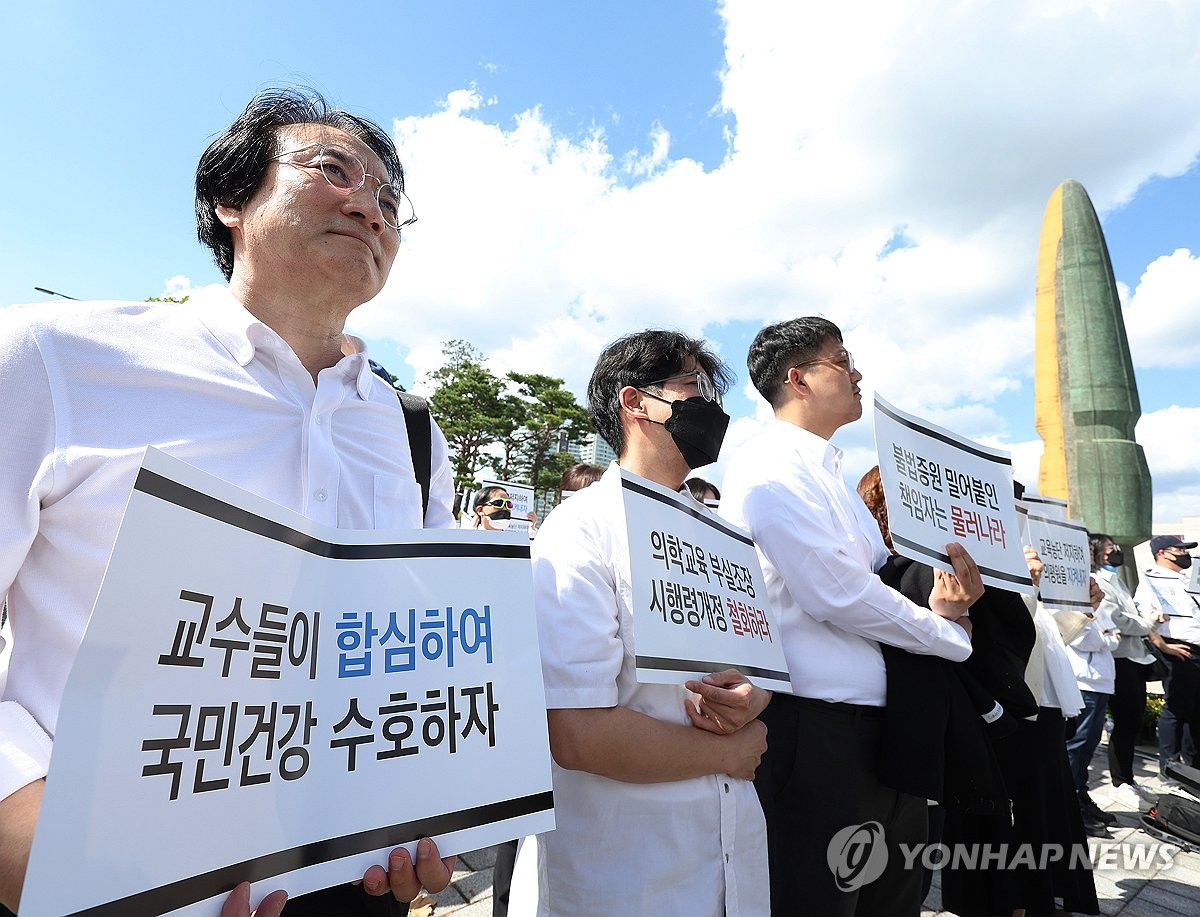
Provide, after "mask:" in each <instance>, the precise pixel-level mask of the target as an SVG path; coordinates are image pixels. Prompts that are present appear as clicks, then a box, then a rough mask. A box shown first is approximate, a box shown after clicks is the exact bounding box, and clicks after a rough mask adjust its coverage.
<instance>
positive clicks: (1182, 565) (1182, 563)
mask: <svg viewBox="0 0 1200 917" xmlns="http://www.w3.org/2000/svg"><path fill="white" fill-rule="evenodd" d="M1172 559H1173V560H1174V561H1175V566H1177V567H1178V568H1179V569H1180V570H1186V569H1188V567H1190V566H1191V565H1192V555H1191V554H1184V555H1183V556H1182V557H1175V558H1172Z"/></svg>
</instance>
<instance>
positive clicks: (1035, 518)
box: [1027, 511, 1092, 611]
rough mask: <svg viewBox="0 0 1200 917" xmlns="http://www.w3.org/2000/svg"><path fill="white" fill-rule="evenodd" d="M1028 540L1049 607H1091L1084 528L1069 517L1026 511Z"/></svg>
mask: <svg viewBox="0 0 1200 917" xmlns="http://www.w3.org/2000/svg"><path fill="white" fill-rule="evenodd" d="M1028 524H1029V541H1028V542H1027V544H1029V545H1030V546H1031V547H1032V548H1033V549H1034V550H1035V551H1037V552H1038V556H1039V557H1040V558H1041V559H1042V566H1043V570H1042V582H1041V589H1040V591H1041V597H1042V604H1044V605H1045V606H1046V607H1047V608H1048V609H1050V610H1051V611H1091V609H1092V603H1091V600H1090V599H1089V598H1088V595H1089V582H1090V580H1091V576H1092V551H1091V546H1090V545H1089V544H1088V533H1087V528H1086V527H1085V526H1083V525H1081V524H1080V523H1078V522H1075V521H1074V520H1072V519H1055V518H1050V517H1049V516H1039V515H1037V514H1036V512H1033V511H1031V512H1030V513H1029V515H1028Z"/></svg>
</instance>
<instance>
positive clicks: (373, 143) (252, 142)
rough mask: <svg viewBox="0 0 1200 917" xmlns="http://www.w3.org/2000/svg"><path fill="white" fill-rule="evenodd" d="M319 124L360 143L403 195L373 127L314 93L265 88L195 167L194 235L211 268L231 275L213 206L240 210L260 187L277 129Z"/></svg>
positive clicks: (394, 164)
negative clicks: (205, 250)
mask: <svg viewBox="0 0 1200 917" xmlns="http://www.w3.org/2000/svg"><path fill="white" fill-rule="evenodd" d="M292 124H324V125H327V126H329V127H334V128H337V129H338V130H341V131H345V132H346V133H347V134H350V135H351V136H352V137H355V138H357V139H358V140H361V141H362V142H363V143H364V144H366V145H367V146H368V147H370V149H371V151H372V152H373V153H374V154H375V155H376V156H378V157H379V158H380V160H381V161H382V162H383V165H384V168H386V169H387V173H388V180H389V181H390V182H391V183H392V184H393V185H395V186H396V187H397V188H399V189H400V190H401V191H403V190H404V167H403V166H402V165H401V164H400V156H399V154H397V152H396V146H395V144H394V143H392V138H391V137H389V136H388V135H387V132H386V131H384V130H383V128H381V127H380V126H379V125H377V124H375V123H374V122H372V121H368V120H367V119H366V118H361V117H359V116H358V115H352V114H350V113H349V112H346V111H342V110H341V109H337V108H330V107H329V103H328V102H326V101H325V99H324V97H323V96H322V95H321V94H320V93H319V92H317V91H316V90H315V89H310V88H308V87H306V86H288V87H283V88H277V89H266V90H264V91H262V92H260V93H258V95H256V96H255V97H254V98H253V99H251V100H250V102H249V104H247V105H246V109H245V111H243V112H242V113H241V114H240V115H239V116H238V118H237V120H236V121H234V122H233V123H232V124H231V125H229V127H227V128H226V129H225V130H224V131H223V132H222V133H221V136H219V137H218V138H217V139H216V140H214V141H213V142H212V143H211V144H209V147H208V149H207V150H205V151H204V155H202V156H201V157H200V162H199V163H198V164H197V165H196V235H197V236H198V237H199V239H200V241H201V242H203V243H204V244H205V245H207V246H208V247H209V248H210V249H211V250H212V253H213V260H214V261H216V262H217V267H219V268H220V269H221V272H222V273H223V274H224V275H225V279H226V280H229V279H230V278H231V277H232V276H233V236H232V234H231V233H230V232H229V228H228V227H227V226H226V225H225V224H224V223H222V222H221V221H220V220H219V219H218V218H217V213H216V208H217V205H218V204H224V205H225V206H226V207H241V206H242V205H243V204H245V203H246V201H248V200H250V198H251V197H253V196H254V192H256V191H257V190H258V188H259V186H260V185H261V184H262V180H263V175H264V174H265V173H266V171H267V164H268V163H269V162H270V161H271V159H272V158H273V157H275V156H278V155H279V154H280V152H281V151H280V149H279V128H281V127H288V126H289V125H292Z"/></svg>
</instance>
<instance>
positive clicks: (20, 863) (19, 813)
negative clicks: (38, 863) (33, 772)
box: [0, 780, 46, 913]
mask: <svg viewBox="0 0 1200 917" xmlns="http://www.w3.org/2000/svg"><path fill="white" fill-rule="evenodd" d="M45 787H46V781H45V780H35V781H33V783H29V784H26V785H25V786H23V787H21V788H20V789H19V790H17V791H16V792H15V793H12V794H11V795H9V796H6V797H5V798H4V799H0V904H3V905H4V906H5V907H7V908H8V909H9V910H10V911H13V912H14V913H15V912H16V910H17V902H18V901H20V899H21V887H22V886H23V885H24V883H25V867H26V866H28V865H29V851H30V849H31V848H32V847H33V829H34V828H36V827H37V819H38V812H39V811H40V810H41V806H42V791H43V790H44V789H45Z"/></svg>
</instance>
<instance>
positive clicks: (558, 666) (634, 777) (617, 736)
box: [513, 331, 770, 917]
mask: <svg viewBox="0 0 1200 917" xmlns="http://www.w3.org/2000/svg"><path fill="white" fill-rule="evenodd" d="M729 382H730V375H729V374H728V371H727V370H726V369H725V367H724V365H723V364H722V363H721V362H720V360H719V359H718V358H717V357H716V356H715V355H714V354H712V353H711V352H710V351H709V350H708V349H707V348H706V347H705V346H704V344H703V342H701V341H696V340H692V339H690V338H687V337H685V336H683V335H681V334H677V333H675V332H670V331H643V332H640V333H638V334H631V335H628V336H626V337H623V338H621V339H620V340H618V341H615V342H614V343H612V344H610V345H609V346H608V347H607V348H605V350H604V352H603V353H602V354H601V355H600V358H599V360H598V361H597V363H596V367H595V369H594V370H593V372H592V377H591V381H590V382H589V384H588V413H589V415H590V416H591V419H592V423H593V425H594V426H595V428H596V431H597V432H598V433H599V434H600V435H601V436H603V437H604V438H605V440H607V441H608V442H609V443H611V444H612V446H613V448H614V450H615V451H616V452H617V455H618V459H617V462H616V463H615V464H613V465H612V466H611V467H610V468H609V469H608V471H606V472H605V474H604V476H603V477H602V478H601V479H600V480H599V481H597V482H596V483H595V484H593V485H592V486H590V487H588V488H586V489H584V490H581V491H578V492H577V493H576V494H575V495H574V496H573V497H571V499H570V500H566V501H564V502H563V503H562V504H560V505H559V506H558V507H556V508H555V509H554V511H553V512H552V513H550V515H549V517H548V518H547V519H546V521H545V523H544V524H543V526H542V530H541V533H540V534H539V535H538V538H537V540H536V541H535V542H534V545H533V581H534V606H535V610H536V612H537V618H538V633H539V637H540V642H541V648H542V674H543V678H544V680H545V685H546V702H547V707H548V708H549V709H548V712H547V719H548V722H549V729H550V750H551V752H552V754H553V756H554V768H553V779H554V806H555V822H556V825H557V827H556V829H555V830H554V831H552V832H549V833H548V834H543V835H541V836H539V838H538V856H539V863H538V866H539V869H538V872H539V889H538V894H539V901H538V913H539V914H543V915H545V914H564V915H582V914H611V913H616V912H620V913H628V914H664V915H668V914H676V915H688V917H693V915H697V917H699V915H713V917H718V915H722V914H726V915H730V917H735V915H737V914H763V913H765V912H766V910H767V890H766V885H767V871H766V833H765V825H764V823H763V818H762V810H761V809H760V807H759V804H758V800H757V798H756V797H755V793H754V787H753V785H752V784H751V782H750V780H751V778H752V777H753V775H754V770H755V768H756V767H757V765H758V762H759V758H760V756H761V755H762V752H763V749H764V748H765V746H766V741H765V739H766V730H765V729H764V728H763V726H762V724H761V723H760V722H758V721H757V719H755V717H756V716H757V715H758V713H759V712H760V711H761V710H762V709H763V707H765V705H766V702H767V700H768V698H769V696H770V692H767V691H763V690H762V689H759V688H755V687H753V686H752V685H751V684H750V683H749V682H748V681H747V680H746V679H745V677H744V676H742V675H741V674H740V673H738V672H737V671H736V670H733V669H729V670H726V671H724V672H721V673H717V674H716V675H709V676H706V677H705V679H704V681H703V682H691V683H689V684H688V685H687V689H685V688H684V687H683V686H681V685H656V684H639V683H638V681H637V676H636V662H635V658H634V655H633V647H634V644H633V628H634V608H633V607H632V604H631V601H632V585H631V578H630V568H629V544H628V540H627V536H626V528H625V516H624V512H623V509H622V492H621V476H620V471H621V469H622V468H623V469H625V470H626V471H629V472H631V473H633V474H635V475H638V476H640V477H643V478H646V479H647V480H650V481H653V482H654V483H656V484H660V485H662V486H664V487H667V488H669V489H670V490H674V491H680V492H682V493H684V494H686V495H687V498H688V499H689V500H691V499H692V498H691V496H690V494H687V490H686V488H683V482H684V479H685V478H686V477H687V475H688V472H689V471H690V470H691V469H693V468H697V467H700V466H702V465H707V464H709V463H711V462H713V461H715V460H716V458H717V455H718V453H719V452H720V448H721V441H722V439H723V437H724V435H725V429H726V427H727V425H728V423H729V417H728V415H727V414H725V412H724V411H723V410H722V408H721V403H720V395H721V393H722V392H724V391H725V389H726V388H727V386H728V384H729ZM694 505H695V506H696V508H697V510H698V511H699V512H705V510H704V509H703V507H702V506H701V505H700V504H699V503H698V502H696V503H695V504H694ZM689 691H690V692H694V694H690V693H689ZM696 695H698V700H699V706H698V707H697V706H696V705H695V703H694V699H695V696H696ZM516 893H517V892H516V890H515V889H514V902H513V906H514V912H516V910H515V909H516V905H517V902H516V899H515V895H516Z"/></svg>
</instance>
